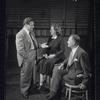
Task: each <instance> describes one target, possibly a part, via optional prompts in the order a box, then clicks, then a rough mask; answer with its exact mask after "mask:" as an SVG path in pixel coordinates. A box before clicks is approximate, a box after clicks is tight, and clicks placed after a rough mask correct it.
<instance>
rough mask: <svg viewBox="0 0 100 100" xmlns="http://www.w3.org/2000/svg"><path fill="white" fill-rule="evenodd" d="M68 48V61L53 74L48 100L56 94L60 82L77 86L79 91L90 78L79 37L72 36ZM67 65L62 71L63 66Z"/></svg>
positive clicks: (88, 67) (85, 56)
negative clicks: (69, 50)
mask: <svg viewBox="0 0 100 100" xmlns="http://www.w3.org/2000/svg"><path fill="white" fill-rule="evenodd" d="M67 43H68V47H70V48H71V52H70V55H69V57H68V59H65V60H64V62H63V63H62V64H61V65H60V66H59V68H58V70H56V71H55V73H53V76H52V83H51V86H50V93H49V94H48V95H47V97H48V100H51V99H52V98H53V97H54V96H55V95H56V93H57V91H58V89H59V85H60V83H61V81H65V82H67V83H68V84H71V85H76V84H79V86H80V89H83V88H85V86H86V84H87V81H88V79H89V76H90V64H89V58H88V54H87V53H86V51H85V50H83V49H82V48H81V47H80V46H79V43H80V37H79V36H78V35H76V34H72V35H71V36H70V37H69V39H68V42H67ZM65 64H66V65H67V66H66V68H65V69H64V68H63V66H64V65H65ZM82 75H83V77H82V78H83V79H82V80H81V82H80V81H78V80H77V79H78V77H81V76H82Z"/></svg>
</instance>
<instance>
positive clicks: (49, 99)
mask: <svg viewBox="0 0 100 100" xmlns="http://www.w3.org/2000/svg"><path fill="white" fill-rule="evenodd" d="M55 95H56V92H54V91H51V92H50V93H49V94H47V96H46V97H47V98H48V100H52V99H53V98H54V97H55Z"/></svg>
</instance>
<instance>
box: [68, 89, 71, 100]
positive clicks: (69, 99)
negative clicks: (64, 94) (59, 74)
mask: <svg viewBox="0 0 100 100" xmlns="http://www.w3.org/2000/svg"><path fill="white" fill-rule="evenodd" d="M68 100H71V88H70V89H69V94H68Z"/></svg>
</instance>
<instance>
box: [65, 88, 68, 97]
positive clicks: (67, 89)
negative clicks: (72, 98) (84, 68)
mask: <svg viewBox="0 0 100 100" xmlns="http://www.w3.org/2000/svg"><path fill="white" fill-rule="evenodd" d="M67 95H68V89H67V88H66V94H65V96H66V97H67Z"/></svg>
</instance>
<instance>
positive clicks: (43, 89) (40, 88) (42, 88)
mask: <svg viewBox="0 0 100 100" xmlns="http://www.w3.org/2000/svg"><path fill="white" fill-rule="evenodd" d="M38 90H39V91H40V92H41V93H43V94H45V93H48V91H49V90H48V89H47V88H45V87H43V86H40V87H39V88H38Z"/></svg>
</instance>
